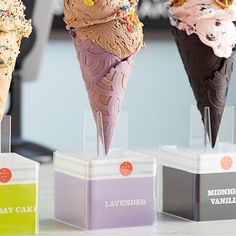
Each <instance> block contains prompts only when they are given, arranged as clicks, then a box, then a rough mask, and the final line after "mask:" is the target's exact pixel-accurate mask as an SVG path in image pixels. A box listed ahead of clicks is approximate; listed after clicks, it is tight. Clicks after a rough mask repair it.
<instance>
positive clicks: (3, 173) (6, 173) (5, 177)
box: [0, 168, 12, 183]
mask: <svg viewBox="0 0 236 236" xmlns="http://www.w3.org/2000/svg"><path fill="white" fill-rule="evenodd" d="M11 178H12V173H11V171H10V170H9V169H8V168H2V169H0V182H1V183H7V182H9V181H10V180H11Z"/></svg>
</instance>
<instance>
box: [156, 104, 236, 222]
mask: <svg viewBox="0 0 236 236" xmlns="http://www.w3.org/2000/svg"><path fill="white" fill-rule="evenodd" d="M196 114H198V113H197V109H196V108H192V112H191V124H190V126H191V132H190V136H191V139H190V147H188V148H179V147H177V146H163V147H161V149H160V153H159V168H158V174H159V178H158V180H159V183H158V187H159V196H160V198H159V210H160V211H163V212H165V213H167V214H172V215H175V216H178V217H181V218H185V219H187V220H191V221H211V220H227V219H236V181H235V178H236V145H235V144H233V137H234V132H233V130H234V109H233V108H226V109H225V114H224V117H223V121H222V125H221V130H220V132H219V137H218V143H217V145H216V147H215V148H214V149H212V148H211V146H210V144H209V142H208V141H209V136H210V135H209V132H207V131H206V128H207V127H209V126H210V125H209V124H208V125H205V129H204V127H202V129H203V130H200V129H199V128H198V125H197V124H199V125H200V123H201V121H200V118H199V117H198V116H197V115H196ZM208 116H209V113H206V119H205V121H207V120H208V121H209V120H210V119H209V117H208ZM204 124H206V123H204ZM202 134H203V135H202ZM223 141H224V143H223Z"/></svg>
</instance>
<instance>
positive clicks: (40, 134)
mask: <svg viewBox="0 0 236 236" xmlns="http://www.w3.org/2000/svg"><path fill="white" fill-rule="evenodd" d="M61 2H62V1H61V0H58V1H56V2H55V10H54V13H55V14H56V16H55V19H54V23H53V30H52V33H51V37H50V41H49V42H48V44H47V47H46V49H45V53H44V56H43V61H42V64H41V70H40V74H39V76H38V78H37V80H35V81H32V82H25V83H24V84H23V127H22V128H23V136H24V138H26V139H29V140H32V141H35V142H37V143H41V144H45V145H46V146H49V147H51V148H53V149H55V150H56V149H60V150H67V151H79V150H81V149H82V144H83V124H84V121H83V117H84V111H86V110H87V109H88V108H89V103H88V99H87V94H86V91H85V87H84V83H83V80H82V76H81V72H80V67H79V63H78V61H77V59H76V54H75V50H74V47H73V44H72V42H71V40H70V38H69V35H68V33H67V32H66V30H65V28H64V27H65V24H64V23H63V17H62V14H61V13H62V8H61ZM138 10H139V14H140V18H141V20H142V21H143V22H144V25H145V43H146V49H145V50H142V51H141V52H140V53H139V54H138V56H137V58H136V63H135V65H134V68H133V73H132V76H131V78H130V81H129V84H128V89H127V92H126V97H125V101H124V104H123V110H124V111H128V113H129V124H128V133H129V134H128V136H129V146H130V148H134V149H136V148H139V149H140V148H145V149H154V148H157V147H158V146H159V145H163V144H169V145H170V144H177V145H183V146H186V145H188V143H189V123H190V121H189V120H190V107H191V105H193V104H195V101H194V98H193V94H192V91H191V88H190V86H189V83H188V79H187V76H186V74H185V71H184V67H183V65H182V61H181V59H180V56H179V54H178V51H177V48H176V46H175V44H174V41H173V38H172V37H171V35H170V33H169V31H168V22H167V20H166V17H167V12H166V8H165V6H164V4H163V1H160V0H143V1H141V2H140V5H139V9H138ZM235 77H236V74H235V72H234V74H233V76H232V82H231V87H230V90H229V96H228V105H229V106H235V102H236V92H235V91H236V81H235V80H236V78H235ZM199 122H201V121H200V120H199Z"/></svg>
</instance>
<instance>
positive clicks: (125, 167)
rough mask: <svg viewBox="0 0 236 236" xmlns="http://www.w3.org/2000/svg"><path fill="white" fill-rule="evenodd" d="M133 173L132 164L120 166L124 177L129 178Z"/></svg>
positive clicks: (124, 163)
mask: <svg viewBox="0 0 236 236" xmlns="http://www.w3.org/2000/svg"><path fill="white" fill-rule="evenodd" d="M132 172H133V166H132V164H131V163H130V162H128V161H126V162H123V163H122V164H121V165H120V173H121V174H122V175H123V176H129V175H131V173H132Z"/></svg>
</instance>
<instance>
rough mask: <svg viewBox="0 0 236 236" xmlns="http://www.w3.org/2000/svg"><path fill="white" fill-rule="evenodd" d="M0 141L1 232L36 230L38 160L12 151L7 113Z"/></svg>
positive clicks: (1, 127)
mask: <svg viewBox="0 0 236 236" xmlns="http://www.w3.org/2000/svg"><path fill="white" fill-rule="evenodd" d="M0 144H1V145H0V222H1V223H0V235H8V234H10V235H12V234H14V235H16V234H21V235H22V234H36V233H37V232H38V173H39V164H38V163H36V162H34V161H31V160H28V159H26V158H24V157H22V156H20V155H18V154H15V153H11V117H10V116H4V117H3V120H2V122H1V125H0ZM22 213H23V214H22Z"/></svg>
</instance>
